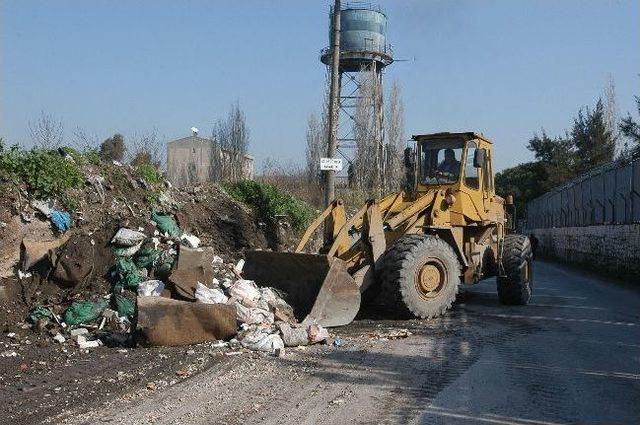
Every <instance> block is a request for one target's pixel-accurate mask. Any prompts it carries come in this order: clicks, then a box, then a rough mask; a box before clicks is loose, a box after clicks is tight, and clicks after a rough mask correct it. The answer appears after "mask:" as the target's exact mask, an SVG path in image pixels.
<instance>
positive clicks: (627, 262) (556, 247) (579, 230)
mask: <svg viewBox="0 0 640 425" xmlns="http://www.w3.org/2000/svg"><path fill="white" fill-rule="evenodd" d="M531 233H533V234H534V235H535V236H536V237H537V238H538V255H540V256H541V257H547V258H555V259H558V260H560V261H566V262H570V263H576V264H581V265H583V266H586V267H588V268H590V269H592V270H596V271H599V272H602V274H606V275H609V276H612V277H622V278H625V279H630V280H635V281H639V280H640V224H617V225H602V226H582V227H556V228H548V229H531V230H525V234H531Z"/></svg>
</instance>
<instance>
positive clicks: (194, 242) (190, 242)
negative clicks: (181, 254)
mask: <svg viewBox="0 0 640 425" xmlns="http://www.w3.org/2000/svg"><path fill="white" fill-rule="evenodd" d="M180 242H182V243H183V244H184V245H186V246H188V247H189V248H197V247H199V246H200V238H199V237H197V236H194V235H188V234H186V233H183V234H182V236H181V237H180Z"/></svg>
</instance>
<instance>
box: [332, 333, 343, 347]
mask: <svg viewBox="0 0 640 425" xmlns="http://www.w3.org/2000/svg"><path fill="white" fill-rule="evenodd" d="M343 345H344V341H343V340H342V338H340V337H339V336H337V337H336V338H335V339H334V340H333V346H334V347H342V346H343Z"/></svg>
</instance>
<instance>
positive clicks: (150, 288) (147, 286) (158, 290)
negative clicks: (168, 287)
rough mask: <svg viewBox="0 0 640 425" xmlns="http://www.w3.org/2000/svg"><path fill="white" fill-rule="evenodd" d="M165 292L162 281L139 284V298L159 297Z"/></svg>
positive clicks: (148, 281)
mask: <svg viewBox="0 0 640 425" xmlns="http://www.w3.org/2000/svg"><path fill="white" fill-rule="evenodd" d="M162 291H164V283H163V282H162V281H161V280H147V281H144V282H140V283H139V284H138V296H140V297H159V296H160V294H162Z"/></svg>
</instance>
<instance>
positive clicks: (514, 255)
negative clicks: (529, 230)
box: [497, 235, 533, 305]
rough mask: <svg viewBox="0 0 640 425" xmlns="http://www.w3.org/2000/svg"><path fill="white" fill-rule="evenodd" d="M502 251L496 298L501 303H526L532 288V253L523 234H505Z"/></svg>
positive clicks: (528, 242) (529, 244) (529, 243)
mask: <svg viewBox="0 0 640 425" xmlns="http://www.w3.org/2000/svg"><path fill="white" fill-rule="evenodd" d="M503 244H504V247H503V251H502V266H503V267H504V276H498V278H497V283H498V298H499V299H500V302H501V303H502V304H507V305H526V304H528V303H529V300H530V299H531V294H532V289H533V268H532V261H533V253H532V250H531V242H530V241H529V238H528V237H526V236H524V235H506V236H505V237H504V242H503Z"/></svg>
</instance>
